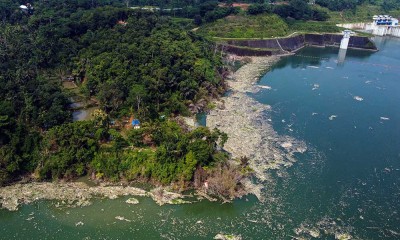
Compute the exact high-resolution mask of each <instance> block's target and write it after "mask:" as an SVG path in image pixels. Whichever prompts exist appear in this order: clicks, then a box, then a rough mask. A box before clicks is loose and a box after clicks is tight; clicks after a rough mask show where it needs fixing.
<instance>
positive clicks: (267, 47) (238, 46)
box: [220, 33, 377, 56]
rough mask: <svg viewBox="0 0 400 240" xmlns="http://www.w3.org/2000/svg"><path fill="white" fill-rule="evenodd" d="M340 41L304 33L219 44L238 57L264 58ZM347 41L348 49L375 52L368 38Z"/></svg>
mask: <svg viewBox="0 0 400 240" xmlns="http://www.w3.org/2000/svg"><path fill="white" fill-rule="evenodd" d="M342 39H343V34H330V33H326V34H314V33H305V34H298V35H296V36H291V37H286V38H274V39H251V40H250V39H248V40H236V39H235V40H226V41H225V42H223V43H220V48H222V49H223V50H224V51H226V52H228V53H232V54H236V55H239V56H266V55H278V54H287V53H292V52H296V51H298V50H299V49H301V48H303V47H305V46H314V47H326V46H333V47H340V45H341V43H342ZM347 40H348V44H347V46H348V48H350V49H363V50H370V51H377V47H376V46H375V44H374V42H373V41H371V39H369V38H368V37H363V36H351V37H349V38H347ZM347 40H346V41H347ZM346 43H347V42H346Z"/></svg>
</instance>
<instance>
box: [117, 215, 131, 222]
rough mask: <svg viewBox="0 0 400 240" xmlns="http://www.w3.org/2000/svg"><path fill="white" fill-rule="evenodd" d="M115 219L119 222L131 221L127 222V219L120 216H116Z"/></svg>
mask: <svg viewBox="0 0 400 240" xmlns="http://www.w3.org/2000/svg"><path fill="white" fill-rule="evenodd" d="M115 219H117V220H120V221H127V222H132V221H131V220H129V219H126V218H124V217H121V216H116V217H115Z"/></svg>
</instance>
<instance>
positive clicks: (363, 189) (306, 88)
mask: <svg viewBox="0 0 400 240" xmlns="http://www.w3.org/2000/svg"><path fill="white" fill-rule="evenodd" d="M375 42H376V43H377V46H378V48H379V49H380V51H378V52H366V51H358V50H348V51H347V52H346V56H345V58H343V56H344V55H343V54H342V55H341V56H340V59H339V61H338V51H339V50H338V49H337V48H304V49H302V50H300V51H299V52H298V53H297V54H296V55H294V56H289V57H284V58H282V59H281V60H280V61H279V62H278V63H277V64H275V65H274V66H273V67H272V69H271V70H270V71H269V72H268V73H267V74H266V75H265V76H263V77H262V78H261V79H260V82H259V84H260V85H264V86H270V87H271V89H269V88H267V87H266V88H264V89H261V91H259V92H257V93H251V94H250V95H251V96H252V97H254V98H255V99H256V100H257V101H259V102H261V103H265V104H269V105H271V106H272V110H271V111H268V112H267V113H266V114H267V115H268V116H267V118H269V119H271V120H272V124H273V127H274V129H275V130H276V131H277V132H278V134H282V135H283V134H284V135H290V136H292V137H294V138H296V139H300V140H302V141H304V142H306V144H307V146H308V150H307V152H306V153H304V154H299V155H297V156H296V157H297V158H298V161H297V162H296V163H295V164H294V165H293V166H292V167H290V168H285V169H281V170H277V171H271V174H270V175H271V177H270V179H269V180H268V181H267V182H265V190H264V195H265V196H266V200H265V202H259V201H258V200H257V199H256V198H255V197H254V196H247V197H244V198H243V199H238V200H235V201H234V202H233V203H229V204H221V203H219V202H209V201H206V200H203V201H200V202H197V203H193V204H182V205H164V206H161V207H160V206H158V205H156V204H155V203H154V201H153V200H151V199H150V198H145V197H139V198H138V200H139V204H137V205H130V204H127V203H125V201H126V200H127V199H128V197H124V198H119V199H115V200H109V199H98V200H96V201H95V202H94V204H93V205H91V206H88V207H83V208H65V209H59V208H56V207H55V206H54V202H49V201H40V202H36V203H33V204H31V205H26V206H22V207H21V208H20V210H19V211H16V212H9V211H7V210H0V232H1V234H0V239H99V238H101V239H164V238H165V239H212V238H213V237H214V236H215V235H216V234H218V233H226V234H234V235H241V236H242V238H243V239H292V237H304V238H306V239H312V238H313V237H312V236H314V237H315V239H335V237H336V238H340V237H341V238H342V239H345V238H346V237H349V236H351V238H352V239H399V238H400V215H399V211H400V111H399V106H400V78H399V76H400V39H395V38H376V39H375ZM343 59H344V61H343ZM116 217H118V219H117V218H116ZM120 217H123V218H120ZM121 219H123V220H121Z"/></svg>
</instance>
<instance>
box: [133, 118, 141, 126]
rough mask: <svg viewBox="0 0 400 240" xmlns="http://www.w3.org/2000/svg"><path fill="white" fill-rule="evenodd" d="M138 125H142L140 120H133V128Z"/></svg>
mask: <svg viewBox="0 0 400 240" xmlns="http://www.w3.org/2000/svg"><path fill="white" fill-rule="evenodd" d="M137 125H140V121H139V120H138V119H133V120H132V126H137Z"/></svg>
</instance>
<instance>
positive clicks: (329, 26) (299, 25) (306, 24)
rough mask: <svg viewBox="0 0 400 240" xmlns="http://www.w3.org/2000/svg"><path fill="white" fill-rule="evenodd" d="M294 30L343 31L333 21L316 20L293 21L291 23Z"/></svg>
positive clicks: (309, 31)
mask: <svg viewBox="0 0 400 240" xmlns="http://www.w3.org/2000/svg"><path fill="white" fill-rule="evenodd" d="M289 29H290V30H291V31H292V32H308V33H311V32H312V33H336V32H340V31H342V28H340V27H337V26H336V24H335V23H333V22H316V21H293V22H292V23H290V24H289Z"/></svg>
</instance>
